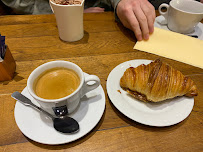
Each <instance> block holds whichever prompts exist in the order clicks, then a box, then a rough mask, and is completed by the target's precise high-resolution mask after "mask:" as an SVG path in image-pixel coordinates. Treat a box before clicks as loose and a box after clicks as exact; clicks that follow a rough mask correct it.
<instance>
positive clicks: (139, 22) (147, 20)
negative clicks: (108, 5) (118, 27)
mask: <svg viewBox="0 0 203 152" xmlns="http://www.w3.org/2000/svg"><path fill="white" fill-rule="evenodd" d="M115 11H116V13H117V16H118V18H119V19H120V21H121V22H122V24H123V25H124V26H125V27H127V28H129V29H130V30H132V31H133V32H134V34H135V36H136V38H137V40H139V41H140V40H142V39H146V40H147V39H149V34H150V33H153V31H154V21H155V17H156V15H155V9H154V7H153V6H152V5H151V4H150V3H149V2H148V0H121V1H120V2H119V3H118V4H117V7H116V10H115Z"/></svg>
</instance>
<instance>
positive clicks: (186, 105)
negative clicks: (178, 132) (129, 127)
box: [107, 60, 194, 127]
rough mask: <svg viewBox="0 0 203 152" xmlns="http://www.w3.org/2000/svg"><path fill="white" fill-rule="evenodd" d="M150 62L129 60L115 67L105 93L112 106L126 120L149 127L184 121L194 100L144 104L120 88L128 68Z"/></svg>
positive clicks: (183, 98)
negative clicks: (125, 117)
mask: <svg viewBox="0 0 203 152" xmlns="http://www.w3.org/2000/svg"><path fill="white" fill-rule="evenodd" d="M150 62H151V61H150V60H131V61H127V62H124V63H122V64H120V65H118V66H116V67H115V68H114V69H113V70H112V71H111V73H110V74H109V76H108V79H107V93H108V96H109V98H110V100H111V102H112V103H113V104H114V106H115V107H116V108H117V109H118V110H119V111H120V112H121V113H123V114H124V115H125V116H127V117H128V118H130V119H132V120H134V121H137V122H139V123H142V124H145V125H149V126H159V127H163V126H170V125H173V124H176V123H179V122H180V121H182V120H184V119H185V118H186V117H187V116H188V115H189V114H190V112H191V111H192V108H193V105H194V98H187V97H178V98H174V99H172V100H167V101H163V102H160V103H150V102H149V103H145V102H142V101H139V100H136V99H135V98H133V97H131V96H130V95H128V93H127V92H126V91H124V90H123V89H122V88H121V87H120V78H121V77H122V76H123V74H124V72H125V70H126V69H127V68H129V67H131V66H132V67H137V66H138V65H140V64H145V65H146V64H148V63H150Z"/></svg>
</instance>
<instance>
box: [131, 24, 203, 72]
mask: <svg viewBox="0 0 203 152" xmlns="http://www.w3.org/2000/svg"><path fill="white" fill-rule="evenodd" d="M134 49H137V50H140V51H145V52H149V53H153V54H156V55H160V56H163V57H167V58H170V59H174V60H177V61H180V62H184V63H187V64H190V65H193V66H196V67H199V68H202V69H203V41H202V40H200V39H197V38H193V37H190V36H186V35H183V34H179V33H175V32H171V31H167V30H163V29H159V28H156V27H155V29H154V33H153V34H152V35H150V38H149V40H147V41H145V40H143V41H138V42H137V43H136V44H135V46H134Z"/></svg>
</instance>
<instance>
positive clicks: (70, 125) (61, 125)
mask: <svg viewBox="0 0 203 152" xmlns="http://www.w3.org/2000/svg"><path fill="white" fill-rule="evenodd" d="M11 97H13V98H14V99H16V100H18V101H20V102H21V103H22V104H24V105H25V106H31V107H33V108H35V109H37V110H39V111H40V112H43V113H44V114H46V115H47V116H49V117H50V118H51V119H52V120H53V125H54V128H55V129H56V130H57V131H59V132H62V133H76V132H77V131H78V130H79V124H78V122H77V121H76V120H75V119H73V118H71V117H68V116H61V117H59V118H56V117H54V116H52V115H51V114H50V113H48V112H46V111H45V110H43V109H42V108H40V107H38V106H36V105H35V104H33V103H32V102H31V100H30V99H28V98H27V97H25V96H24V95H22V94H21V93H19V92H17V91H16V92H14V93H13V94H12V95H11Z"/></svg>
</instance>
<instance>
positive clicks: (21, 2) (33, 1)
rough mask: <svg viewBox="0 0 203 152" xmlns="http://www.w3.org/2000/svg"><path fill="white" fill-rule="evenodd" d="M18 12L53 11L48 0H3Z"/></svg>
mask: <svg viewBox="0 0 203 152" xmlns="http://www.w3.org/2000/svg"><path fill="white" fill-rule="evenodd" d="M1 1H2V2H3V3H4V4H5V5H6V6H8V7H10V8H12V9H13V10H14V12H15V13H17V14H48V13H52V11H51V8H50V6H49V1H48V0H1Z"/></svg>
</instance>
